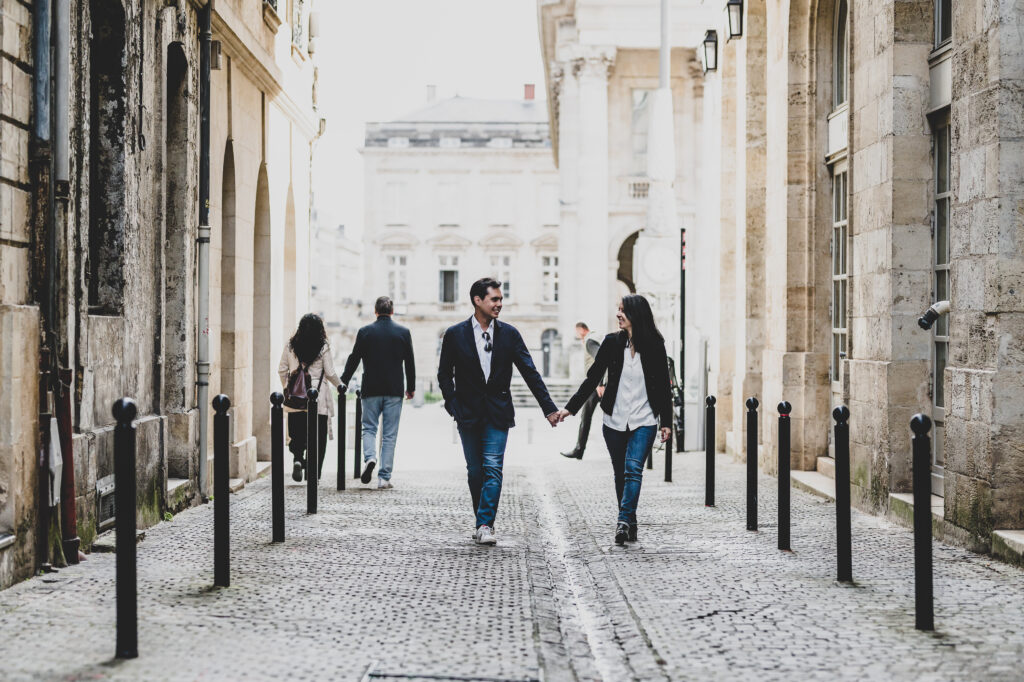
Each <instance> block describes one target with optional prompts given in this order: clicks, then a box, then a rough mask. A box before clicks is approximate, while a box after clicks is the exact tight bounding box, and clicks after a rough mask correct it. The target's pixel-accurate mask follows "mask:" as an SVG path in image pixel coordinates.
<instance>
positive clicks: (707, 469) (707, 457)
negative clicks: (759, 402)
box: [704, 395, 716, 507]
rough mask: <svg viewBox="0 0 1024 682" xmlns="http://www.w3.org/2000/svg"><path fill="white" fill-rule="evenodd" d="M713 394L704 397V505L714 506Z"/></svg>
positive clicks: (714, 400)
mask: <svg viewBox="0 0 1024 682" xmlns="http://www.w3.org/2000/svg"><path fill="white" fill-rule="evenodd" d="M715 402H716V399H715V396H713V395H709V396H708V397H707V398H705V399H704V404H705V405H706V407H705V408H704V411H705V417H704V506H705V507H714V506H715Z"/></svg>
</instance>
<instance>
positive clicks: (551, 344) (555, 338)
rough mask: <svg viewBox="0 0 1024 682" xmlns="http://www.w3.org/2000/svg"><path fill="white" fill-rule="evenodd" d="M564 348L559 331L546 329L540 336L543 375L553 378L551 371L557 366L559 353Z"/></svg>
mask: <svg viewBox="0 0 1024 682" xmlns="http://www.w3.org/2000/svg"><path fill="white" fill-rule="evenodd" d="M561 347H562V341H561V339H560V337H559V335H558V330H557V329H545V330H544V333H542V334H541V335H540V350H541V354H542V357H543V363H542V365H543V368H542V369H543V374H544V376H545V377H549V376H551V369H552V368H553V367H554V366H555V365H556V364H557V353H558V350H559V349H560V348H561Z"/></svg>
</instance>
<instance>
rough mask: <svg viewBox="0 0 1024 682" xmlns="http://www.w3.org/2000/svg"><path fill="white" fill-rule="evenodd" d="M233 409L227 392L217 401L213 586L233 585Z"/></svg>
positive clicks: (215, 400) (215, 416)
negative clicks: (230, 443) (230, 441)
mask: <svg viewBox="0 0 1024 682" xmlns="http://www.w3.org/2000/svg"><path fill="white" fill-rule="evenodd" d="M229 407H231V401H230V400H228V397H227V396H226V395H224V394H223V393H221V394H220V395H218V396H217V397H216V398H214V399H213V409H214V411H215V412H216V414H214V415H213V478H214V480H213V489H214V496H213V584H214V585H216V586H217V587H228V586H229V585H231V531H230V528H229V524H230V522H231V512H230V504H231V487H230V485H229V481H228V479H229V476H230V464H229V462H228V456H229V446H228V438H229V431H228V408H229Z"/></svg>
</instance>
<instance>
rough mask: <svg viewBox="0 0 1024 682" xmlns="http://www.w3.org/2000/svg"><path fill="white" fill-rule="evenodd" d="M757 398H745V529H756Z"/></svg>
mask: <svg viewBox="0 0 1024 682" xmlns="http://www.w3.org/2000/svg"><path fill="white" fill-rule="evenodd" d="M757 405H758V403H757V398H747V530H757Z"/></svg>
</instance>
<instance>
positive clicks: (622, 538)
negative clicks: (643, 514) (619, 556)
mask: <svg viewBox="0 0 1024 682" xmlns="http://www.w3.org/2000/svg"><path fill="white" fill-rule="evenodd" d="M628 539H629V524H628V523H626V522H625V521H619V523H618V525H616V526H615V544H616V545H624V544H626V540H628Z"/></svg>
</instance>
